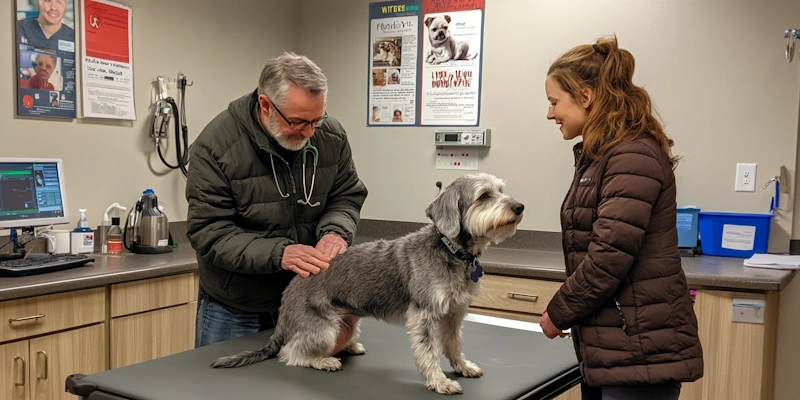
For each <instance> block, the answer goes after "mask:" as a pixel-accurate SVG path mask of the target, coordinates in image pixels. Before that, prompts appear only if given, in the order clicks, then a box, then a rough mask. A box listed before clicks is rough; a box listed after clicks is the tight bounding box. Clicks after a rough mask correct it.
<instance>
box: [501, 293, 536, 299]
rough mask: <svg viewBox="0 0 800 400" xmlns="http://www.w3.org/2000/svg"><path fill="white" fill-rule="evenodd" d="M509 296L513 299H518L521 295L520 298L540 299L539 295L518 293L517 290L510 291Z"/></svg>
mask: <svg viewBox="0 0 800 400" xmlns="http://www.w3.org/2000/svg"><path fill="white" fill-rule="evenodd" d="M508 297H509V298H512V299H516V298H518V297H519V298H520V300H530V301H537V300H539V296H537V295H535V294H527V293H517V292H508Z"/></svg>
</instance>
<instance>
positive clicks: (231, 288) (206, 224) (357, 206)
mask: <svg viewBox="0 0 800 400" xmlns="http://www.w3.org/2000/svg"><path fill="white" fill-rule="evenodd" d="M257 110H258V102H257V93H256V92H255V91H254V92H252V93H250V94H247V95H245V96H242V97H241V98H239V99H237V100H234V101H232V102H231V103H230V104H229V106H228V109H227V110H225V111H223V112H221V113H220V114H219V115H217V116H216V117H215V118H214V119H213V120H211V122H209V124H208V125H207V126H206V127H205V128H204V129H203V131H202V132H200V135H199V136H198V137H197V139H196V140H195V141H194V143H193V144H192V148H191V155H190V159H189V160H190V162H189V168H188V175H187V181H186V199H187V201H188V202H189V212H188V215H187V237H188V238H189V241H190V243H191V244H192V247H193V248H194V249H195V251H196V252H197V262H198V268H199V273H200V285H201V286H202V287H203V289H205V290H206V291H207V292H208V293H209V294H210V295H211V296H212V297H214V298H215V299H217V300H219V301H220V302H222V303H223V304H226V305H229V306H232V307H235V308H237V309H240V310H243V311H248V312H265V311H266V312H276V311H277V310H278V307H279V306H280V299H281V293H282V292H283V290H284V289H285V288H286V285H288V284H289V281H290V280H291V279H292V278H293V277H294V276H295V275H296V274H295V273H294V272H291V271H285V270H283V269H282V268H281V264H280V263H281V257H282V256H283V249H284V248H285V247H286V246H287V245H289V244H296V243H302V244H307V245H311V246H314V245H316V243H317V241H318V240H319V239H320V238H321V237H322V236H323V235H324V234H325V233H327V232H330V231H333V232H336V233H338V234H340V235H341V236H342V237H343V238H344V239H345V241H347V243H348V245H349V244H352V243H353V236H354V235H355V231H356V226H357V224H358V222H359V219H360V212H361V207H362V205H363V204H364V201H365V200H366V197H367V188H366V186H365V185H364V183H363V182H362V181H361V180H360V179H359V177H358V173H357V172H356V167H355V164H354V163H353V159H352V155H351V151H350V145H349V143H348V141H347V136H346V133H345V130H344V128H343V127H342V125H341V124H340V123H339V122H338V121H337V120H336V119H334V118H332V117H329V118H327V119H326V121H325V122H324V123H323V124H322V125H321V126H320V127H319V128H317V129H316V131H315V133H314V136H312V137H311V139H310V140H311V143H312V144H313V145H314V146H315V147H316V148H317V149H318V150H319V160H318V165H317V171H316V177H315V178H313V182H314V185H313V191H312V188H311V182H312V175H313V172H314V167H313V156H312V155H311V154H309V155H308V157H307V161H306V166H305V187H306V190H307V191H309V192H311V193H312V195H311V203H312V204H313V203H315V202H317V201H318V202H319V203H320V204H319V206H317V207H310V206H308V205H304V204H300V203H298V200H304V199H305V196H304V193H303V187H304V182H303V160H302V157H300V154H301V153H300V152H287V151H286V150H285V149H282V148H279V146H278V145H277V142H275V140H274V139H272V138H271V137H269V136H268V134H267V132H266V131H265V130H264V129H263V127H262V126H261V124H260V122H259V120H258V118H257ZM270 154H272V156H273V160H274V170H275V173H273V166H272V165H273V164H272V163H271V162H270ZM284 154H290V157H291V158H293V159H284V158H283V156H282V155H284ZM276 177H277V182H278V184H279V185H280V191H281V192H282V193H283V194H284V195H286V194H289V197H287V198H284V197H282V196H281V195H280V193H279V191H278V188H277V187H276Z"/></svg>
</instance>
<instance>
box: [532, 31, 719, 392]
mask: <svg viewBox="0 0 800 400" xmlns="http://www.w3.org/2000/svg"><path fill="white" fill-rule="evenodd" d="M633 70H634V58H633V56H632V55H631V53H630V52H628V51H627V50H624V49H620V48H618V47H617V41H616V37H614V38H610V39H605V38H603V39H600V40H598V41H597V42H596V43H595V44H593V45H581V46H577V47H574V48H573V49H571V50H569V51H567V52H566V53H565V54H563V55H562V56H561V57H560V58H558V59H557V60H556V61H555V62H554V63H553V64H552V65H551V66H550V70H549V72H548V75H547V78H546V81H545V91H546V94H547V98H548V100H549V102H550V107H549V109H548V113H547V118H548V119H551V120H554V121H555V122H556V123H557V124H558V126H559V128H560V130H561V133H562V135H563V136H564V139H566V140H572V139H575V138H576V137H578V136H582V137H583V140H582V142H579V143H577V144H576V145H575V146H574V155H575V176H574V179H573V181H572V185H571V187H570V189H569V191H568V193H567V195H566V199H565V201H564V204H563V206H562V209H561V224H562V230H563V246H564V254H565V260H566V269H567V274H568V278H567V280H566V281H565V282H564V284H563V285H562V286H561V288H560V290H559V291H558V292H557V293H556V295H555V296H554V297H553V299H552V300H551V301H550V303H549V304H548V306H547V308H546V310H545V312H544V313H543V316H542V319H541V321H540V325H541V327H542V330H543V331H544V333H545V335H547V337H549V338H554V337H556V336H559V334H561V333H562V331H563V330H566V329H571V334H572V337H573V341H574V343H575V349H576V352H577V356H578V360H579V361H580V368H581V372H582V375H583V381H584V382H583V383H582V385H581V389H582V393H583V398H584V399H615V400H622V399H648V400H662V399H670V400H673V399H678V396H679V394H680V390H681V382H692V381H695V380H697V379H699V378H700V377H702V376H703V351H702V347H701V345H700V340H699V339H698V335H697V319H696V317H695V313H694V310H693V308H692V298H691V296H690V293H689V288H688V285H687V282H686V277H685V275H684V272H683V268H682V266H681V256H680V253H679V251H678V234H677V229H676V225H675V220H676V215H677V214H676V213H677V211H676V200H675V195H676V193H675V192H676V190H675V175H674V173H673V169H674V167H675V166H676V165H677V158H676V157H674V156H673V155H672V153H671V147H672V146H673V141H672V140H671V139H669V138H668V137H667V135H666V134H665V132H664V130H663V128H662V125H661V124H660V123H659V121H658V119H657V116H656V115H655V113H654V112H653V110H652V108H651V100H650V97H649V95H648V93H647V92H646V91H645V90H644V89H643V88H641V87H638V86H636V85H634V83H633V82H632V80H631V78H632V76H633V72H634V71H633Z"/></svg>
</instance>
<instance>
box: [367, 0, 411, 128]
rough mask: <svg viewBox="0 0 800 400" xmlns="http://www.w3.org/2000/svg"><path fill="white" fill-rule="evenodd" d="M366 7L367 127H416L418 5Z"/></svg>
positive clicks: (402, 3)
mask: <svg viewBox="0 0 800 400" xmlns="http://www.w3.org/2000/svg"><path fill="white" fill-rule="evenodd" d="M415 4H416V3H413V2H404V1H388V2H379V3H372V4H370V6H369V53H368V54H369V66H368V68H369V70H370V72H371V78H370V81H369V85H368V88H369V89H368V90H369V99H368V100H369V101H368V104H369V117H368V119H367V126H378V125H381V126H408V125H416V124H417V117H416V110H417V102H418V93H417V85H418V84H419V83H418V74H417V65H418V58H419V57H418V54H419V48H418V46H417V43H418V40H417V37H418V35H419V9H420V6H419V4H416V5H415Z"/></svg>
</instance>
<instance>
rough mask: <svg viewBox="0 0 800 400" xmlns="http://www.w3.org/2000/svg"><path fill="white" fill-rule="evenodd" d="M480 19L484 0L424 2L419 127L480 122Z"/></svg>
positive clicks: (469, 124) (482, 17) (435, 0)
mask: <svg viewBox="0 0 800 400" xmlns="http://www.w3.org/2000/svg"><path fill="white" fill-rule="evenodd" d="M483 22H484V1H483V0H424V1H423V5H422V35H421V38H420V43H421V48H422V55H421V58H422V59H421V63H420V64H421V67H420V77H421V79H420V87H419V93H420V100H419V102H420V111H419V120H420V125H447V126H477V125H478V124H479V121H480V101H481V100H480V99H481V66H482V60H483V54H482V53H483V52H482V50H483V49H482V47H483Z"/></svg>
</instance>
